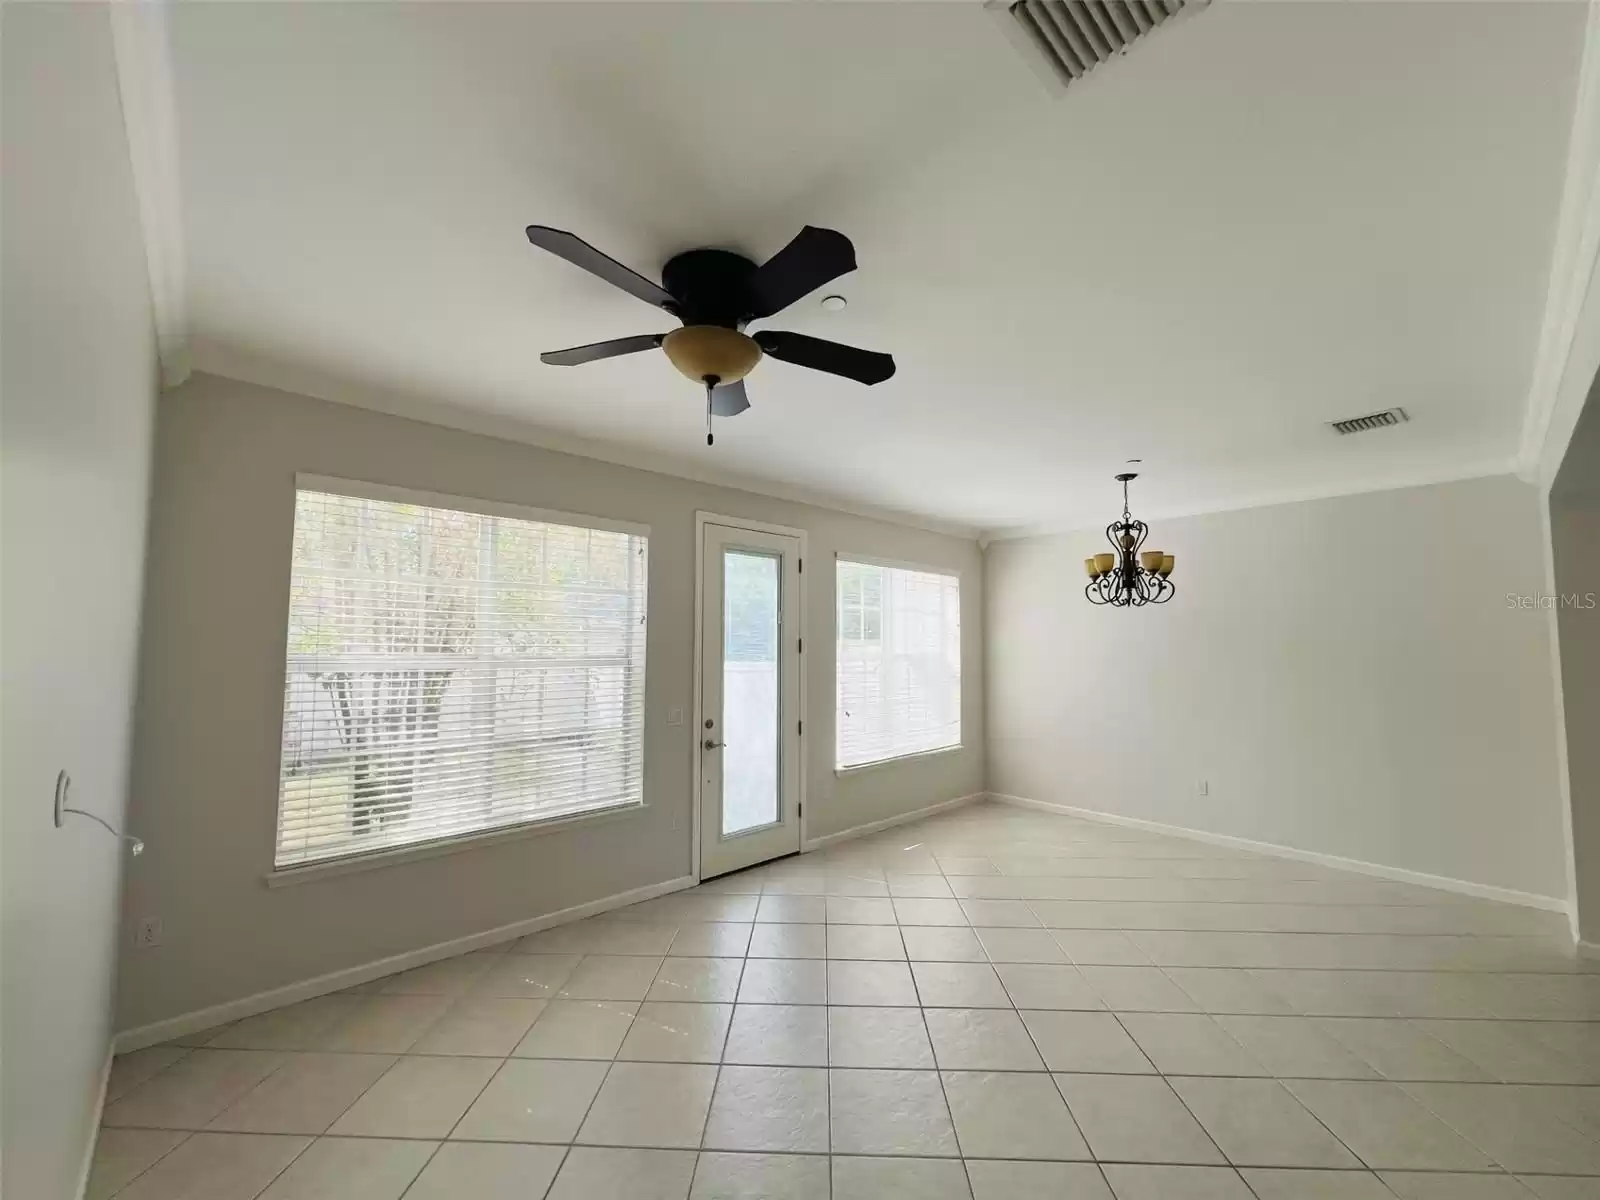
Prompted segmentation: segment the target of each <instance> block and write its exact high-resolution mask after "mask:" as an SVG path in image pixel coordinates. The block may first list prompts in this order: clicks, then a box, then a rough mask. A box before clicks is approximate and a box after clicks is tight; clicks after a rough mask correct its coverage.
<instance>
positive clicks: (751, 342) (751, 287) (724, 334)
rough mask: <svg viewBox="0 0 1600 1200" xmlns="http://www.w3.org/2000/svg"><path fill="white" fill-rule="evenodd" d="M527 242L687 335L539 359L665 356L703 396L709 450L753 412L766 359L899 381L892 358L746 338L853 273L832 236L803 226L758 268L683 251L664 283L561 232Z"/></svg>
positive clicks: (739, 258)
mask: <svg viewBox="0 0 1600 1200" xmlns="http://www.w3.org/2000/svg"><path fill="white" fill-rule="evenodd" d="M528 241H530V242H531V243H533V244H534V245H535V246H538V247H539V248H540V249H541V250H546V251H549V252H550V253H551V254H554V255H556V256H557V257H559V258H564V259H566V260H567V261H568V262H570V263H572V264H573V265H574V266H577V267H582V268H583V269H584V270H585V271H588V272H589V273H590V274H591V275H596V276H598V277H599V278H601V279H604V280H605V281H606V282H607V283H609V284H611V285H612V286H613V287H618V288H621V289H622V290H623V291H625V292H627V293H628V294H629V295H632V296H637V297H638V298H639V299H641V300H643V301H645V303H647V304H653V305H655V306H656V307H657V308H660V309H662V310H663V311H665V312H667V313H670V314H671V315H672V316H674V317H676V318H678V320H679V321H681V322H682V323H683V328H681V329H675V330H673V331H672V332H670V333H665V334H659V333H649V334H639V335H637V336H634V337H626V338H616V339H614V340H612V341H609V342H592V343H590V344H588V345H585V346H574V347H571V348H570V349H567V350H552V351H548V352H546V353H544V354H541V355H540V356H539V358H540V360H541V361H542V362H544V363H547V364H549V365H551V366H558V367H575V366H578V365H580V364H582V363H587V362H595V361H596V360H598V359H602V358H615V357H616V356H617V355H620V354H636V353H638V352H640V351H642V350H654V349H657V348H660V349H661V350H663V351H665V352H666V355H667V358H668V359H669V360H670V361H671V362H672V365H673V366H674V367H676V368H677V369H678V370H679V371H680V372H681V373H682V374H683V375H684V376H685V377H686V378H688V379H690V380H693V381H694V382H695V383H698V384H701V385H703V386H704V387H705V390H706V445H708V446H709V445H711V444H712V436H711V418H712V417H713V416H719V417H733V416H737V415H738V414H739V413H742V412H743V411H744V410H745V409H747V408H749V407H750V400H749V397H748V396H747V395H746V394H745V389H744V378H745V376H746V375H748V374H749V373H750V372H751V371H752V370H753V369H754V368H755V366H756V364H757V363H759V362H760V361H761V359H762V357H763V356H770V357H772V358H776V359H780V360H782V361H784V362H789V363H793V364H795V365H796V366H800V367H809V368H810V369H812V370H814V371H825V372H827V373H828V374H830V375H840V376H843V377H844V378H846V379H853V380H855V381H856V382H858V383H865V384H869V385H870V384H874V383H881V382H883V381H884V380H885V379H888V378H890V377H891V376H892V375H893V374H894V359H893V358H891V357H890V356H889V355H887V354H879V353H876V352H874V351H871V350H858V349H856V348H855V347H854V346H845V345H842V344H840V343H839V342H830V341H826V340H825V339H823V338H814V337H808V336H807V335H805V334H802V333H784V332H782V331H779V330H762V331H761V332H759V333H757V334H755V335H754V336H753V337H752V336H751V335H749V334H747V333H745V326H746V325H748V324H749V323H750V322H751V321H758V320H761V319H763V318H765V317H770V316H772V315H773V314H775V313H778V312H781V311H782V310H783V309H785V308H787V307H789V305H791V304H793V303H794V302H795V301H797V300H799V299H801V298H803V297H805V296H808V295H810V294H811V293H812V292H814V291H816V290H817V289H818V288H819V287H821V286H822V285H823V284H825V283H830V282H832V281H833V280H835V279H837V278H839V276H841V275H845V274H848V273H849V272H851V271H854V270H855V269H856V252H855V247H854V246H852V245H851V244H850V239H849V238H847V237H845V236H844V234H842V233H838V232H836V231H835V230H832V229H821V228H818V227H817V226H814V225H807V226H806V227H805V228H804V229H802V230H801V231H800V232H799V233H798V234H797V235H796V236H795V237H794V239H793V240H792V241H791V242H790V243H789V244H788V245H787V246H785V247H784V248H783V249H782V250H780V251H778V253H777V254H775V255H773V257H772V258H770V259H768V260H767V261H766V262H764V263H762V264H761V265H760V266H757V265H756V264H755V263H754V262H752V261H751V260H750V259H748V258H745V257H744V256H743V255H741V254H734V253H733V252H731V251H728V250H715V249H701V250H686V251H684V252H683V253H682V254H678V255H674V256H673V257H672V258H671V259H669V260H668V261H667V263H666V265H665V266H664V267H663V268H662V269H661V283H660V284H657V283H654V282H652V281H651V280H649V279H646V278H645V277H644V276H643V275H640V274H639V273H638V272H636V271H633V270H631V269H630V268H628V267H625V266H623V265H622V264H621V263H619V262H617V261H616V259H614V258H611V257H609V256H608V255H605V254H602V253H601V252H600V251H598V250H596V249H595V248H594V247H593V246H591V245H589V243H588V242H585V241H584V240H583V239H582V238H580V237H578V236H577V235H575V234H571V233H568V232H566V231H565V230H562V229H552V228H550V227H549V226H547V225H529V226H528Z"/></svg>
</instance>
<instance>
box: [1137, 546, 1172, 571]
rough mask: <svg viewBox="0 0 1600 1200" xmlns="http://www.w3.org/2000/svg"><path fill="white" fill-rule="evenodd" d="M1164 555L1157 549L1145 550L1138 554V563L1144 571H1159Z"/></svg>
mask: <svg viewBox="0 0 1600 1200" xmlns="http://www.w3.org/2000/svg"><path fill="white" fill-rule="evenodd" d="M1165 557H1166V555H1164V554H1162V553H1161V551H1159V550H1146V551H1144V553H1142V554H1140V555H1139V565H1140V566H1142V567H1143V568H1144V569H1145V570H1146V571H1159V570H1160V569H1161V560H1162V559H1163V558H1165Z"/></svg>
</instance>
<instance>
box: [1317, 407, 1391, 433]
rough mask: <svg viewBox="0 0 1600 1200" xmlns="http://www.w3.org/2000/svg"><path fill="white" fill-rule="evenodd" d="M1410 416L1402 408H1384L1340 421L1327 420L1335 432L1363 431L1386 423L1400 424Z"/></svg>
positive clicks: (1386, 424) (1378, 427)
mask: <svg viewBox="0 0 1600 1200" xmlns="http://www.w3.org/2000/svg"><path fill="white" fill-rule="evenodd" d="M1410 419H1411V418H1410V417H1408V416H1406V410H1405V409H1403V408H1386V409H1384V410H1383V411H1382V412H1375V413H1368V414H1367V415H1366V416H1364V417H1346V418H1345V419H1344V420H1342V421H1329V422H1328V425H1329V427H1330V428H1332V430H1333V431H1334V432H1335V433H1339V434H1344V433H1365V432H1367V430H1369V429H1383V428H1384V427H1385V426H1388V425H1401V424H1404V423H1405V422H1406V421H1409V420H1410Z"/></svg>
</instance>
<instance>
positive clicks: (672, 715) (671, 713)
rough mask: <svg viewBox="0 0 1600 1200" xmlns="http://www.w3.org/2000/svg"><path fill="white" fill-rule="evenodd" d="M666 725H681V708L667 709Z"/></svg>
mask: <svg viewBox="0 0 1600 1200" xmlns="http://www.w3.org/2000/svg"><path fill="white" fill-rule="evenodd" d="M667 724H668V725H682V724H683V709H681V708H669V709H667Z"/></svg>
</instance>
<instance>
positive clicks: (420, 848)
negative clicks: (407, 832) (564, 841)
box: [266, 803, 649, 888]
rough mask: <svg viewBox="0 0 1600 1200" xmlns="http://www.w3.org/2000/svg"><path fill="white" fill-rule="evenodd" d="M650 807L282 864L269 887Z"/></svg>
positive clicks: (601, 820)
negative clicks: (288, 865) (289, 865)
mask: <svg viewBox="0 0 1600 1200" xmlns="http://www.w3.org/2000/svg"><path fill="white" fill-rule="evenodd" d="M648 807H649V805H648V804H644V803H629V804H614V805H612V806H610V807H609V808H598V809H591V810H589V811H587V812H578V813H572V814H571V815H569V816H562V817H552V818H550V819H549V820H545V821H535V822H530V823H528V824H525V825H512V826H508V827H506V828H504V829H490V830H485V831H484V832H482V833H468V834H463V835H461V836H460V837H453V838H445V839H443V840H439V841H429V842H418V843H416V844H414V845H407V846H394V847H391V848H390V849H387V850H373V851H371V852H370V853H367V854H356V855H351V856H349V857H348V858H330V859H327V860H326V861H323V862H310V863H305V864H303V865H301V866H294V867H281V868H276V869H274V870H271V871H268V872H267V874H266V883H267V886H268V887H269V888H280V887H290V886H293V885H294V884H297V883H315V882H316V881H317V880H319V879H331V878H333V877H334V876H338V875H353V874H356V873H358V872H361V871H376V870H379V869H380V868H383V867H396V866H400V865H401V864H402V863H408V862H416V861H418V860H420V859H424V858H439V857H441V856H443V855H446V854H459V853H461V852H462V851H463V850H480V849H482V848H484V847H485V846H493V845H497V844H498V843H500V842H514V841H520V840H521V839H523V838H530V837H540V836H542V835H544V834H547V833H557V832H560V831H561V830H563V829H571V828H572V827H573V826H575V825H601V824H605V823H607V822H609V821H616V820H620V819H622V818H624V817H629V816H632V815H634V814H635V813H641V812H643V811H644V810H645V809H647V808H648Z"/></svg>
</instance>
